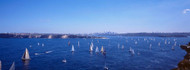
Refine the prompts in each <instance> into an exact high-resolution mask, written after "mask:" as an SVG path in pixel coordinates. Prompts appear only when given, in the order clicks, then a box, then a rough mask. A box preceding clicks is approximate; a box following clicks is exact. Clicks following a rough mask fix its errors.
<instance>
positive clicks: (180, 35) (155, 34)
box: [96, 32, 190, 37]
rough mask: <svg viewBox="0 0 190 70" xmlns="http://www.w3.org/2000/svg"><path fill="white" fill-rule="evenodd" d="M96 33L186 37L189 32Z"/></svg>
mask: <svg viewBox="0 0 190 70" xmlns="http://www.w3.org/2000/svg"><path fill="white" fill-rule="evenodd" d="M96 35H109V36H152V37H188V36H190V32H189V33H111V34H110V33H109V34H107V33H96Z"/></svg>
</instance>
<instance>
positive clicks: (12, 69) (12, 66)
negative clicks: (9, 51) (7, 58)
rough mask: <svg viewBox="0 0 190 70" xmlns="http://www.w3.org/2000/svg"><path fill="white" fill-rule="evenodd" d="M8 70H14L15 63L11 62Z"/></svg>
mask: <svg viewBox="0 0 190 70" xmlns="http://www.w3.org/2000/svg"><path fill="white" fill-rule="evenodd" d="M9 70H15V62H13V64H12V65H11V67H10V69H9Z"/></svg>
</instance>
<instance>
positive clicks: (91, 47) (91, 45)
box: [89, 42, 94, 52]
mask: <svg viewBox="0 0 190 70" xmlns="http://www.w3.org/2000/svg"><path fill="white" fill-rule="evenodd" d="M93 47H94V45H93V43H92V42H91V44H90V49H89V51H90V52H92V51H93Z"/></svg>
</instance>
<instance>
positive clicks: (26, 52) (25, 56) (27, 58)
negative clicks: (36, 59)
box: [22, 48, 30, 60]
mask: <svg viewBox="0 0 190 70" xmlns="http://www.w3.org/2000/svg"><path fill="white" fill-rule="evenodd" d="M22 60H30V55H29V52H28V49H27V48H26V50H25V52H24V54H23V56H22Z"/></svg>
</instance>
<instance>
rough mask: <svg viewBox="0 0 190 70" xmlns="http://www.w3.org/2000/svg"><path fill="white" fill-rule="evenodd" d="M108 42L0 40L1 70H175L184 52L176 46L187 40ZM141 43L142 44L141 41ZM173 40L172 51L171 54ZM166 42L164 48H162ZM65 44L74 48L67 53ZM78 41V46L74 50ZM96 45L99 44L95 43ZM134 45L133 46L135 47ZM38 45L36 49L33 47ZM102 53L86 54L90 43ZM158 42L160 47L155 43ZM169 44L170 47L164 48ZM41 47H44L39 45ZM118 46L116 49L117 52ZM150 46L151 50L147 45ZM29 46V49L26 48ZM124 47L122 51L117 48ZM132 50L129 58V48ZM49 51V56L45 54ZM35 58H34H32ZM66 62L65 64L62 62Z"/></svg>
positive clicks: (119, 39) (112, 38)
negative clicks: (27, 55)
mask: <svg viewBox="0 0 190 70" xmlns="http://www.w3.org/2000/svg"><path fill="white" fill-rule="evenodd" d="M108 38H109V39H80V38H77V39H4V38H0V60H1V61H2V69H3V70H8V69H9V68H10V66H11V64H12V62H13V61H14V62H15V66H16V70H103V69H104V66H105V64H106V66H107V67H108V68H109V69H110V70H170V69H173V68H176V67H177V64H178V63H179V62H180V61H181V60H182V59H183V56H185V54H186V52H185V51H184V50H182V49H181V48H180V47H179V45H182V44H187V43H188V42H190V38H175V37H123V36H108ZM144 39H145V40H144ZM174 39H175V40H176V46H175V47H174V48H175V50H172V49H171V48H172V46H173V45H174V43H175V42H174ZM165 40H167V44H165ZM68 41H70V42H71V45H74V46H75V52H74V53H72V52H71V46H68ZM78 41H79V42H80V46H78ZM98 41H99V43H98ZM135 41H137V44H135ZM38 42H39V43H40V45H38V44H37V43H38ZM91 42H93V43H94V50H95V47H96V46H98V47H99V50H100V48H101V46H104V48H105V49H106V53H107V54H106V58H105V57H104V55H102V54H101V53H99V54H96V53H95V52H94V51H93V53H89V45H90V43H91ZM159 42H160V46H158V43H159ZM168 42H170V44H168ZM42 43H43V44H44V47H42V46H41V44H42ZM118 44H120V47H119V48H118ZM150 44H152V47H151V49H150V48H149V45H150ZM30 45H31V47H30ZM121 45H124V49H122V48H121ZM130 47H131V48H133V49H134V50H135V54H134V55H131V54H130V52H129V48H130ZM25 48H28V50H29V53H30V57H31V60H30V61H29V62H23V61H22V60H21V57H22V55H23V53H24V51H25ZM47 51H51V52H50V53H45V52H47ZM35 54H38V55H35ZM63 59H66V60H67V63H63V62H62V60H63Z"/></svg>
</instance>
